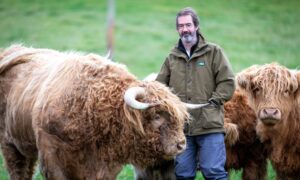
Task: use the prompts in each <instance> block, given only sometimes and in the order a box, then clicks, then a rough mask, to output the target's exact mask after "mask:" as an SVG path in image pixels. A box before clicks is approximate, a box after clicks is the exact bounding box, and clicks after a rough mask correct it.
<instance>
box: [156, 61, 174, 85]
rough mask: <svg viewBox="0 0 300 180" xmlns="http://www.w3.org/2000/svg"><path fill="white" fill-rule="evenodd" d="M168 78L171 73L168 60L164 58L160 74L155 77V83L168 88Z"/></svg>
mask: <svg viewBox="0 0 300 180" xmlns="http://www.w3.org/2000/svg"><path fill="white" fill-rule="evenodd" d="M170 76H171V71H170V64H169V58H166V60H165V62H164V64H163V65H162V67H161V69H160V72H159V73H158V75H157V77H156V81H158V82H161V83H163V84H165V85H166V86H169V82H170Z"/></svg>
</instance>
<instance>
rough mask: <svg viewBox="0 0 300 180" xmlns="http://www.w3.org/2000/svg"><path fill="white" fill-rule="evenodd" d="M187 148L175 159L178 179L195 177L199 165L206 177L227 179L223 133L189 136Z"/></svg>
mask: <svg viewBox="0 0 300 180" xmlns="http://www.w3.org/2000/svg"><path fill="white" fill-rule="evenodd" d="M186 139H187V149H186V150H185V151H184V152H183V153H182V154H179V155H178V156H177V157H176V159H175V174H176V177H177V179H194V178H195V177H196V171H197V166H198V165H199V168H200V170H201V172H202V175H203V176H204V177H205V179H209V180H210V179H211V180H213V179H227V172H226V171H225V169H224V166H225V162H226V149H225V143H224V134H223V133H212V134H204V135H199V136H187V137H186Z"/></svg>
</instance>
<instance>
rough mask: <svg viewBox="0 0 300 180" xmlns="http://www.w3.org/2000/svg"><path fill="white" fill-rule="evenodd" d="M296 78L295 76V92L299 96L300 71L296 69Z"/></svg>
mask: <svg viewBox="0 0 300 180" xmlns="http://www.w3.org/2000/svg"><path fill="white" fill-rule="evenodd" d="M295 75H296V78H297V81H298V88H297V93H298V96H300V71H296V74H295Z"/></svg>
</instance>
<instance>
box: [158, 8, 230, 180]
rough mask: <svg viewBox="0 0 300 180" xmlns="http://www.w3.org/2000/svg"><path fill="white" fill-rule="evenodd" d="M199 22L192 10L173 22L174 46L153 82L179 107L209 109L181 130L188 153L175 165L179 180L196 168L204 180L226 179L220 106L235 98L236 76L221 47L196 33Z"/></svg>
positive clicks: (199, 112)
mask: <svg viewBox="0 0 300 180" xmlns="http://www.w3.org/2000/svg"><path fill="white" fill-rule="evenodd" d="M199 28H200V27H199V18H198V16H197V14H196V12H195V11H194V10H193V9H192V8H190V7H187V8H184V9H182V10H181V11H179V13H178V14H177V16H176V29H177V32H178V34H179V37H180V39H179V41H178V44H177V45H176V46H175V47H174V48H173V49H172V50H171V53H170V54H169V55H168V57H167V58H166V60H165V62H164V64H163V65H162V67H161V70H160V72H159V74H158V76H157V79H156V80H157V81H159V82H161V83H164V84H166V85H167V86H169V87H170V88H171V89H172V90H173V91H174V92H175V94H177V95H178V96H179V98H180V99H181V100H182V101H183V102H187V103H192V104H199V103H207V102H209V103H210V106H207V107H205V108H202V109H196V110H192V111H190V115H191V116H190V117H191V120H190V121H188V123H187V124H186V126H185V135H186V139H187V148H186V150H185V151H184V152H183V153H182V154H180V155H178V156H177V157H176V159H175V174H176V178H177V179H194V178H195V176H196V171H197V168H199V169H200V170H201V172H202V174H203V176H204V177H205V179H227V172H226V170H225V169H224V165H225V161H226V151H225V144H224V133H225V132H224V127H223V124H224V107H223V105H224V103H225V102H226V101H228V100H229V99H230V98H231V97H232V95H233V92H234V89H235V85H234V75H233V72H232V68H231V65H230V63H229V60H228V59H227V57H226V56H225V54H224V52H223V50H222V49H221V48H220V46H218V45H216V44H213V43H208V42H206V41H205V39H204V37H203V35H202V34H201V33H200V30H199Z"/></svg>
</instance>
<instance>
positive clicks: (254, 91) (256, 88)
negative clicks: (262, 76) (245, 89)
mask: <svg viewBox="0 0 300 180" xmlns="http://www.w3.org/2000/svg"><path fill="white" fill-rule="evenodd" d="M252 92H253V94H254V95H258V94H259V93H260V89H259V88H258V87H255V88H253V89H252Z"/></svg>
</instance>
